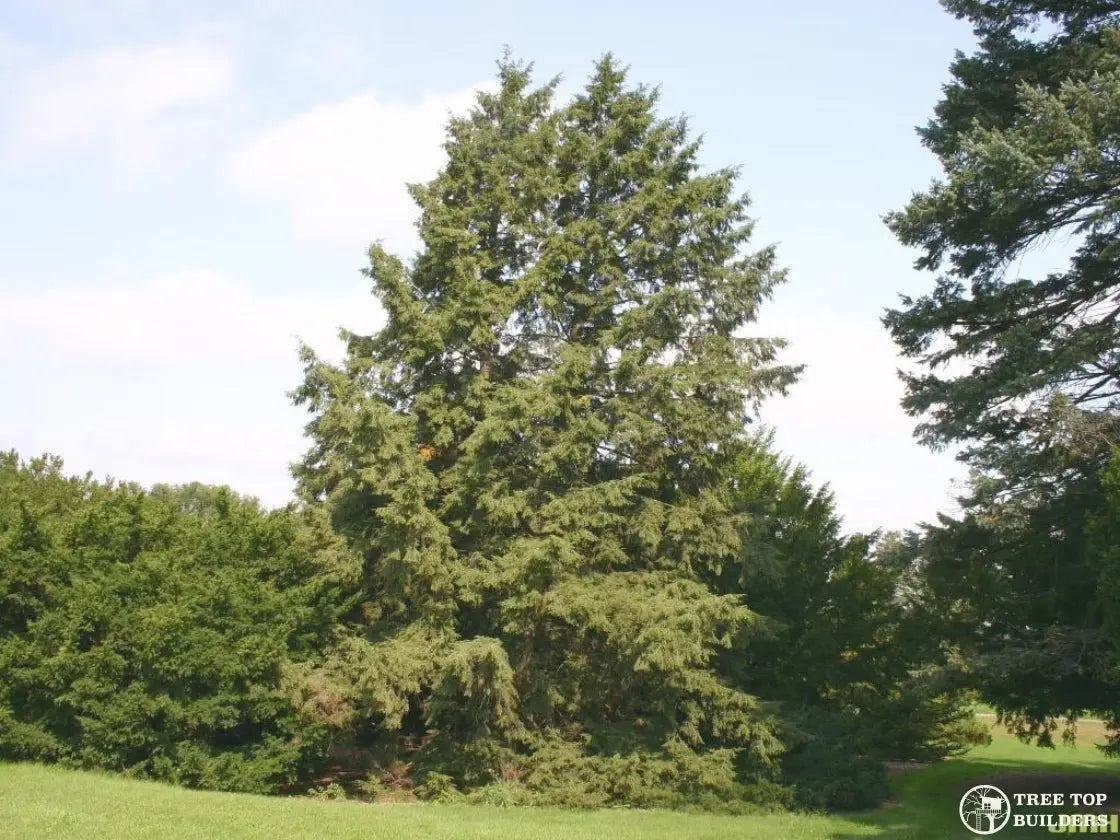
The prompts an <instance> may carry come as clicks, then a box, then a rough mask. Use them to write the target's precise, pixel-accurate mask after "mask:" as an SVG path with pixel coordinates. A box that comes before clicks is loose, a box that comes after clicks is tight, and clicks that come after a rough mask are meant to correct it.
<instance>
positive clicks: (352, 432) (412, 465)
mask: <svg viewBox="0 0 1120 840" xmlns="http://www.w3.org/2000/svg"><path fill="white" fill-rule="evenodd" d="M498 81H499V84H498V89H497V90H496V92H494V93H486V94H482V95H480V96H479V97H478V102H477V105H476V107H475V108H474V109H473V111H472V112H471V113H470V114H469V115H468V116H466V117H465V118H458V119H453V120H452V121H451V123H450V126H449V130H448V139H447V143H446V146H445V148H446V151H447V163H446V166H445V167H444V168H443V169H442V171H441V172H440V173H439V174H438V176H437V177H436V178H435V179H434V180H433V181H431V182H430V183H428V184H426V185H423V186H414V187H412V194H413V197H414V198H415V200H416V202H417V204H418V205H419V207H420V210H421V217H420V222H419V233H420V237H421V240H422V243H423V248H422V250H421V251H420V253H419V254H418V255H417V256H416V257H415V258H414V259H412V260H410V261H408V262H407V263H406V262H403V261H401V260H400V259H398V258H397V257H394V256H392V255H390V254H388V253H387V252H386V251H385V250H384V249H382V248H381V247H379V246H374V247H372V248H371V249H370V253H369V256H370V267H369V268H368V270H367V274H368V276H369V278H370V279H371V280H372V282H373V286H374V290H375V292H376V294H377V296H378V298H379V300H380V301H381V303H382V305H383V306H384V308H385V311H386V313H387V323H386V325H385V327H384V328H383V329H382V330H381V331H380V332H378V333H377V334H376V335H373V336H359V335H347V336H346V338H347V342H348V351H347V356H346V360H345V363H344V364H343V365H341V366H332V365H329V364H326V363H324V362H322V361H320V360H318V359H317V358H315V357H314V356H313V355H312V354H311V353H310V351H308V352H307V354H306V377H305V381H304V384H303V385H302V387H301V388H300V389H299V390H298V392H297V395H296V396H297V401H299V402H301V403H303V404H305V405H306V406H307V407H308V409H309V410H310V411H311V413H312V415H313V417H312V420H311V422H310V424H309V427H308V430H309V433H310V436H311V438H312V440H313V442H314V445H313V448H312V449H311V451H310V452H309V453H308V454H307V456H306V458H305V459H304V461H303V462H302V464H300V465H299V466H298V467H297V476H298V479H299V482H300V486H301V488H302V492H303V494H304V495H305V496H306V497H307V498H308V499H311V500H322V501H324V502H325V504H326V505H327V506H328V508H329V510H330V512H331V515H332V518H333V521H334V523H335V526H336V527H337V528H338V529H339V530H340V531H341V532H342V533H344V534H345V535H346V537H347V538H348V539H349V540H350V541H351V543H352V544H353V546H355V547H356V548H357V549H359V550H360V551H361V552H362V554H363V556H364V557H365V573H364V581H363V584H362V587H361V591H360V593H359V600H360V603H359V604H358V605H357V606H356V607H355V610H354V613H353V616H352V618H353V625H354V627H355V631H356V632H355V636H354V638H352V639H351V640H349V641H348V642H347V643H346V644H345V645H342V646H340V647H339V649H338V650H337V651H335V653H334V655H333V656H332V658H331V661H330V662H329V663H328V665H327V666H326V667H325V668H324V669H322V670H321V671H320V672H317V673H315V674H312V675H309V679H308V684H307V688H306V695H307V698H306V699H307V708H308V709H312V710H314V709H315V708H317V707H318V706H317V704H318V705H322V704H321V703H320V699H321V696H325V695H330V696H331V697H335V698H342V699H343V701H344V703H343V708H344V712H343V715H344V717H345V718H346V719H347V720H348V721H349V723H350V726H351V727H352V730H353V731H354V733H355V737H356V738H358V739H359V740H360V739H362V738H363V737H364V738H366V739H368V740H369V742H370V743H377V744H381V745H385V744H386V743H387V736H386V733H390V734H392V733H396V734H395V735H392V737H391V738H390V739H388V740H391V741H392V742H393V743H394V744H397V745H404V744H409V743H411V744H413V745H417V746H419V749H418V750H417V751H416V752H414V753H412V754H411V756H412V759H413V760H414V761H415V762H416V767H417V768H419V770H420V771H421V775H423V773H424V772H428V773H429V774H432V773H435V772H439V773H446V774H449V775H451V776H453V777H454V778H455V780H456V781H457V782H458V783H459V784H461V785H471V784H480V783H485V782H487V781H490V780H493V779H495V778H499V777H501V776H502V774H508V773H517V774H520V777H521V779H522V781H523V782H524V783H525V784H526V785H527V786H528V787H529V788H530V789H532V788H534V787H538V788H540V789H544V788H546V787H550V786H551V787H555V786H556V785H557V784H560V783H561V782H558V781H557V779H558V778H560V777H562V778H563V779H565V780H567V781H566V782H564V783H565V784H567V783H571V784H575V785H583V786H584V788H585V790H584V794H585V798H586V800H587V801H618V800H628V801H632V802H641V801H645V802H651V801H657V800H656V798H657V797H671V796H673V795H674V793H680V792H683V791H688V792H691V793H698V792H703V791H707V792H709V793H713V794H715V795H717V796H719V797H724V798H728V797H731V796H738V797H742V796H748V795H749V790H748V789H747V788H745V787H744V786H743V784H744V783H747V782H751V781H758V780H762V779H764V778H765V777H766V776H768V775H769V774H770V772H771V771H772V768H773V765H774V759H775V756H776V754H777V752H778V751H779V749H780V746H779V744H778V742H777V740H776V739H775V737H774V734H773V727H772V724H771V722H770V720H769V719H768V713H767V712H766V711H764V709H763V708H762V707H761V706H760V704H759V702H758V701H757V700H756V698H755V697H753V696H752V695H750V694H749V693H746V692H745V691H743V690H741V689H740V688H737V687H735V686H733V685H732V684H731V683H730V682H729V681H728V680H726V679H724V678H723V677H721V676H720V674H719V672H718V670H717V669H716V667H715V662H714V657H715V654H716V652H717V651H718V650H719V649H721V648H725V647H728V646H731V645H732V644H734V643H736V642H737V641H740V640H741V639H742V638H743V637H744V634H747V633H749V632H750V629H751V627H752V624H753V623H754V622H755V620H756V616H755V614H754V613H753V612H752V611H751V610H750V609H749V608H748V607H747V605H746V604H745V603H744V600H743V598H742V597H741V596H740V595H737V594H719V593H718V592H717V591H715V590H714V588H713V582H714V580H715V579H716V578H717V577H718V576H719V575H720V573H721V570H722V569H724V568H725V567H729V566H732V565H735V564H739V563H741V560H742V554H743V552H744V550H745V545H746V540H745V535H746V525H747V523H748V516H747V515H746V514H745V513H743V512H741V511H739V510H737V509H736V505H735V499H734V498H733V494H732V481H731V477H732V474H733V472H734V470H735V469H736V462H737V455H738V453H739V452H740V451H741V448H742V446H743V443H744V441H745V439H746V438H745V436H746V429H747V427H748V424H749V423H750V422H751V417H752V413H753V410H754V408H755V407H756V405H757V403H758V402H759V401H760V400H761V399H763V398H764V397H765V396H766V395H768V394H771V393H773V392H775V391H780V390H782V389H783V388H784V387H785V386H786V385H787V384H788V383H790V382H791V381H792V379H793V378H794V376H795V373H796V371H795V370H793V369H791V368H789V367H783V366H781V365H778V364H777V363H776V362H775V353H776V350H777V348H778V347H779V342H776V341H772V340H765V339H760V338H750V337H744V336H743V335H742V334H741V333H742V331H743V328H744V327H745V326H747V325H748V324H750V323H751V322H752V321H753V320H754V318H755V314H756V311H757V308H758V306H759V304H760V303H761V302H762V301H763V300H764V299H765V298H766V297H767V296H768V295H769V294H770V292H771V290H772V289H773V287H774V285H775V284H776V283H778V282H780V281H781V280H782V276H783V275H782V273H781V272H780V271H778V270H777V269H776V268H775V265H774V253H773V251H772V250H771V249H768V248H767V249H763V250H761V251H757V252H753V253H752V252H748V251H746V250H745V246H746V244H747V241H748V238H749V236H750V233H751V223H750V220H749V219H748V217H747V200H746V198H744V197H741V196H738V195H736V194H735V193H734V186H735V175H734V172H732V171H731V170H719V171H714V172H709V173H701V172H700V170H699V166H698V162H697V153H698V143H697V142H695V141H692V140H690V139H689V137H688V133H687V130H686V126H685V123H684V121H683V120H666V119H662V118H659V117H658V116H657V115H656V113H655V105H656V101H657V96H656V93H655V92H654V91H651V90H649V89H646V88H644V87H634V86H629V85H627V83H626V79H625V73H624V72H623V71H622V70H621V69H620V68H619V67H618V65H617V64H616V63H615V62H614V61H613V60H612V59H610V58H606V59H604V60H602V61H601V62H600V63H599V64H598V65H597V67H596V69H595V72H594V74H593V76H592V77H591V79H590V81H589V82H588V84H587V86H586V88H585V89H584V90H583V92H582V93H580V94H579V95H578V96H576V97H575V98H574V100H573V101H571V102H570V103H569V104H565V105H563V106H558V105H556V104H555V103H554V92H555V85H554V84H546V85H544V86H542V87H533V86H532V82H531V78H530V73H529V71H528V69H527V68H525V67H523V66H521V65H518V64H516V63H513V62H511V61H508V60H507V61H503V62H502V63H501V65H500V73H499V78H498ZM332 708H333V706H332ZM410 739H411V740H410ZM612 762H613V763H612ZM619 762H621V763H619ZM611 767H615V768H616V769H617V770H618V772H617V773H616V774H615V776H613V777H612V776H611V773H610V768H611ZM588 768H590V770H589V769H588ZM558 773H559V774H560V777H558V776H557V775H556V774H558ZM441 778H442V777H441ZM754 790H755V791H756V792H757V791H758V790H760V788H757V787H756V788H755V789H754Z"/></svg>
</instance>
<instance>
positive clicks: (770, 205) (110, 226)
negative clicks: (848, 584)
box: [0, 0, 972, 529]
mask: <svg viewBox="0 0 1120 840" xmlns="http://www.w3.org/2000/svg"><path fill="white" fill-rule="evenodd" d="M171 5H172V4H166V3H157V2H150V3H147V2H142V0H111V1H110V2H106V1H105V0H89V2H79V0H57V1H56V0H37V2H35V3H25V2H13V0H0V448H2V449H8V448H15V449H17V450H19V451H20V452H21V453H23V454H25V455H32V454H37V453H41V452H44V451H50V452H53V453H56V454H59V455H61V456H63V457H64V458H65V460H66V463H67V466H68V468H69V469H71V470H73V471H75V472H85V471H86V470H92V471H93V472H94V474H95V475H97V476H106V475H113V476H115V477H119V478H126V479H132V480H137V481H141V482H144V483H151V482H154V481H174V482H179V481H190V480H196V479H197V480H201V481H206V482H213V483H228V484H230V485H232V486H233V487H234V488H236V489H237V490H239V491H242V492H246V493H250V494H253V495H257V496H259V497H260V498H261V499H262V501H264V502H266V503H268V504H281V503H283V502H285V501H287V499H288V498H289V497H290V493H291V485H292V482H291V479H290V477H289V475H288V464H289V463H290V462H291V461H292V460H294V459H295V458H297V457H298V455H299V454H300V453H301V451H302V450H303V448H304V442H303V440H302V437H301V430H302V425H303V423H304V422H305V419H306V418H305V416H304V415H303V414H302V413H301V411H299V410H297V409H296V408H294V407H292V406H291V404H290V402H289V400H288V398H287V396H286V392H287V391H288V390H290V389H291V388H293V387H294V386H295V385H296V384H297V383H298V381H299V379H300V375H301V374H300V368H299V364H298V361H297V359H296V336H300V337H302V338H303V339H304V340H307V341H308V342H309V343H311V344H312V345H313V346H314V347H316V348H317V349H318V350H320V351H321V352H322V353H323V354H324V355H327V356H335V355H337V354H338V343H337V342H336V341H335V339H334V334H335V331H336V328H337V327H338V326H339V325H345V326H347V327H350V328H355V329H365V330H369V329H373V328H375V327H376V326H377V324H378V323H379V312H378V308H377V305H376V303H375V302H374V301H373V299H372V298H371V297H370V295H369V293H368V286H367V283H366V281H365V280H364V279H363V278H362V277H361V276H360V275H359V273H358V270H359V269H360V268H361V267H362V266H363V265H364V262H365V260H364V251H365V248H366V246H367V245H368V243H369V242H370V241H371V240H373V239H383V240H385V241H386V243H387V244H388V245H390V246H391V247H394V248H396V249H398V250H400V251H402V252H408V251H409V250H411V249H412V248H413V247H414V245H415V237H414V234H413V231H412V227H411V225H412V220H413V215H414V214H413V209H412V206H411V203H410V201H409V199H408V198H407V196H406V195H405V192H404V189H403V184H404V182H405V181H414V180H423V179H427V178H428V177H430V176H431V175H432V174H434V172H435V171H436V169H437V168H438V167H439V165H440V161H441V155H442V153H441V150H440V148H439V144H440V142H441V139H442V126H443V123H444V121H445V119H446V115H447V113H448V110H449V109H452V110H456V111H458V110H462V109H464V108H465V107H466V106H467V105H468V104H469V103H470V101H471V98H472V90H473V89H474V88H475V87H476V86H477V85H479V84H484V83H486V82H487V81H489V80H490V79H491V78H492V76H493V71H494V61H495V59H496V58H497V57H498V56H499V55H500V53H501V50H502V47H503V45H507V44H508V45H509V46H510V47H511V48H512V49H513V51H514V53H515V54H516V55H517V56H518V57H521V58H525V59H529V60H532V61H534V62H536V66H537V69H538V72H539V73H540V75H541V77H542V79H543V78H545V77H550V76H552V75H555V74H563V76H564V77H565V79H566V81H565V87H566V89H568V90H571V89H573V88H575V87H576V86H578V85H580V84H581V83H582V82H583V80H584V79H585V78H586V76H587V75H588V74H589V72H590V70H591V64H592V62H593V60H594V59H595V58H596V57H598V56H599V55H601V54H602V53H604V52H606V51H611V52H614V53H615V54H616V55H617V56H618V58H619V59H620V60H621V61H623V62H624V63H626V64H629V65H630V67H631V78H632V80H634V81H640V82H648V83H652V84H660V85H661V88H662V93H663V99H662V109H663V112H664V113H665V114H667V115H674V114H679V113H684V114H687V115H689V117H690V118H691V122H692V126H693V128H694V130H695V131H696V132H698V133H701V134H703V135H704V138H705V145H704V151H703V161H704V163H705V165H709V166H712V167H716V166H724V165H736V166H739V167H740V168H741V171H742V181H741V185H742V187H743V188H744V189H746V190H747V191H749V192H750V194H751V196H752V198H753V212H754V215H755V216H756V217H757V218H758V220H759V224H758V228H757V238H756V244H758V245H760V246H761V245H763V244H766V243H771V242H773V243H776V244H777V246H778V254H779V258H780V261H781V263H782V264H783V265H785V266H787V267H788V268H789V278H790V279H789V283H788V284H787V285H786V286H785V287H784V288H782V289H781V291H780V292H779V294H778V296H777V298H776V299H775V301H774V302H772V303H771V304H770V305H769V306H767V307H766V308H765V309H764V311H763V315H762V318H761V321H760V324H759V326H758V332H759V333H765V334H773V335H782V336H785V337H787V338H789V339H790V340H791V342H792V347H791V348H790V350H789V351H788V353H787V358H788V359H789V360H790V361H799V362H804V363H806V364H807V365H808V370H807V373H806V375H805V377H804V379H803V380H802V382H801V383H800V384H799V385H798V386H796V387H795V389H794V391H793V392H792V394H791V395H790V397H788V398H786V399H784V400H780V401H775V402H773V403H771V404H769V405H768V406H766V408H765V409H764V419H765V420H766V422H768V423H773V424H774V425H775V426H776V427H777V440H778V443H779V445H780V446H781V447H782V448H783V449H784V450H785V451H786V452H788V453H789V454H790V455H792V456H794V457H795V458H796V459H798V460H800V461H803V462H804V463H805V464H806V465H807V466H808V467H809V468H810V469H811V470H812V473H813V477H814V479H815V480H817V481H818V482H828V483H830V484H831V485H832V487H833V488H834V490H835V492H836V495H837V498H838V501H839V506H840V510H841V512H842V513H843V514H844V515H845V518H846V524H847V526H848V527H850V528H859V529H870V528H874V527H878V526H886V527H891V528H898V527H906V526H909V525H912V524H914V523H916V522H918V521H920V520H923V519H929V518H931V517H932V516H933V515H934V513H935V512H936V511H937V510H939V509H946V508H948V507H949V506H950V496H951V490H952V488H951V487H950V481H951V480H952V479H953V478H954V477H959V476H960V475H961V468H960V467H959V466H958V465H957V464H955V463H954V462H953V460H952V458H951V456H949V455H946V454H935V453H932V452H929V451H927V450H925V449H923V448H922V447H920V446H919V445H918V444H917V443H916V442H914V441H913V439H912V437H911V432H912V429H913V425H914V421H913V420H911V419H910V418H908V417H906V415H905V414H903V412H902V410H901V409H900V408H899V406H898V400H899V397H900V395H901V387H900V385H899V384H898V382H897V380H896V378H895V373H894V371H895V368H896V366H897V365H898V360H897V359H896V357H895V355H894V350H893V346H892V345H891V343H890V340H889V337H888V336H887V334H886V332H885V331H884V330H883V329H882V327H881V326H880V325H879V317H880V315H881V313H882V311H883V309H884V308H885V307H887V306H890V305H892V304H893V303H894V302H895V301H896V300H897V295H898V294H900V293H911V294H914V293H919V292H921V291H922V290H924V289H926V288H928V287H929V286H930V285H931V283H932V278H931V277H929V276H923V275H921V274H919V273H917V272H915V271H914V270H913V269H912V268H911V264H912V261H913V258H914V256H915V255H914V254H913V253H910V252H907V251H906V250H905V249H903V248H902V247H901V246H900V245H898V244H897V243H896V242H895V240H894V239H893V238H892V236H891V235H890V233H889V232H888V231H887V230H886V228H885V227H884V226H883V224H882V221H881V216H882V214H883V213H885V212H886V211H888V210H890V209H892V208H896V207H899V206H901V205H902V204H904V203H905V201H906V200H907V198H908V197H909V195H910V193H911V192H912V191H914V190H916V189H920V188H922V187H923V186H925V185H926V184H927V183H928V181H929V180H930V178H931V177H933V176H935V175H936V173H937V167H936V161H935V160H934V159H933V157H932V156H931V155H930V154H929V153H928V152H926V151H925V150H924V149H922V148H921V146H920V144H919V142H918V139H917V137H916V136H915V134H914V130H913V127H914V126H915V125H917V124H919V123H921V122H924V121H925V120H926V119H927V118H928V116H929V115H930V113H931V110H932V108H933V106H934V104H935V102H936V100H937V98H938V95H939V90H940V86H941V85H942V84H943V83H944V82H945V81H946V79H947V76H948V74H947V67H948V64H949V62H950V61H951V59H952V57H953V51H954V50H955V49H965V50H967V49H970V48H971V43H972V41H971V34H970V32H969V30H968V28H967V27H966V26H965V25H963V24H961V23H959V22H958V21H955V20H954V19H953V18H951V17H950V16H949V15H948V14H946V13H945V12H944V11H943V10H942V9H941V8H940V6H939V5H938V4H937V3H936V2H935V0H905V2H899V0H852V2H848V3H837V2H834V1H833V0H802V2H800V3H772V2H761V0H755V2H740V3H727V2H690V3H686V4H681V3H664V2H643V3H637V2H630V3H611V2H604V1H603V0H595V2H569V3H564V4H538V3H514V2H507V3H481V2H478V3H470V4H467V3H460V4H453V3H443V2H432V0H429V2H424V3H391V4H389V3H377V2H370V0H366V1H365V2H361V3H346V2H340V3H332V2H321V3H315V4H312V3H308V2H291V1H290V0H261V2H249V3H231V2H222V3H190V4H186V3H184V4H178V6H179V8H178V9H173V8H171Z"/></svg>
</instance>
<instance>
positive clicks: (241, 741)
mask: <svg viewBox="0 0 1120 840" xmlns="http://www.w3.org/2000/svg"><path fill="white" fill-rule="evenodd" d="M61 468H62V465H61V462H60V461H58V460H57V459H35V460H32V461H30V462H27V463H24V462H21V461H20V460H19V459H18V458H17V457H16V456H15V454H14V453H3V454H2V455H0V757H3V758H6V759H25V760H26V759H31V760H37V761H56V762H61V763H63V764H68V765H71V766H79V767H100V768H107V769H112V770H118V771H123V772H127V773H131V774H138V775H146V776H151V777H154V778H159V779H164V780H167V781H173V782H177V783H180V784H186V785H190V786H198V787H208V788H215V789H232V790H248V791H257V792H266V791H274V790H276V789H277V787H278V786H279V785H281V784H284V783H287V782H292V781H294V780H296V779H297V778H300V777H301V776H302V775H304V774H305V773H306V772H307V771H308V770H309V769H311V768H313V767H315V766H316V765H317V764H318V763H319V761H320V756H321V754H322V751H323V747H324V744H325V737H326V735H327V730H326V728H325V727H322V726H314V725H308V724H307V723H306V722H305V721H304V720H303V719H302V718H301V717H300V715H299V714H298V712H297V709H296V708H294V707H293V705H292V703H291V700H290V699H289V695H290V689H289V688H288V686H287V685H286V684H285V674H286V672H287V671H288V669H290V668H293V667H294V665H293V663H294V662H297V661H301V660H304V659H307V658H310V657H311V656H313V655H314V652H315V650H316V649H317V648H320V647H323V646H324V645H325V644H326V640H327V639H328V638H329V637H330V635H331V633H332V631H333V627H334V624H335V622H336V621H337V614H338V608H337V606H336V600H337V592H336V583H335V581H336V580H337V579H338V575H337V574H335V573H334V572H332V571H331V569H330V565H329V564H327V563H324V562H323V561H325V560H327V559H329V558H331V557H336V558H343V557H344V556H345V555H344V553H343V552H340V551H339V550H338V547H337V546H336V545H335V542H336V538H334V537H333V536H331V535H330V533H329V530H328V529H327V528H325V527H324V526H323V523H319V524H318V526H315V525H314V523H313V522H307V523H304V522H302V521H301V520H300V519H299V518H297V517H295V516H294V515H292V514H290V513H289V512H288V511H276V512H273V513H267V514H266V513H264V512H262V511H261V510H260V509H259V508H258V507H257V505H256V504H255V503H254V502H251V501H248V500H245V499H241V498H239V497H238V496H236V495H235V494H233V493H232V492H230V491H229V490H227V489H225V488H209V487H202V486H200V485H190V486H186V487H157V488H155V489H153V490H151V491H145V490H143V489H141V488H139V487H136V486H135V485H127V484H126V485H112V484H103V483H98V482H94V481H91V480H90V479H89V478H88V477H87V478H85V479H76V478H74V479H71V478H65V477H64V476H63V475H62V473H61ZM342 568H344V567H342Z"/></svg>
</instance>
